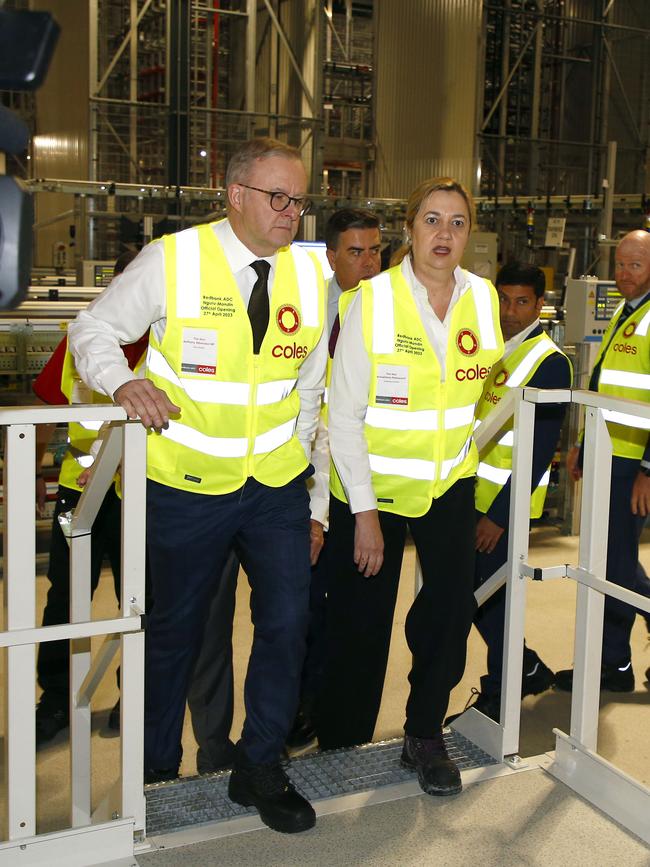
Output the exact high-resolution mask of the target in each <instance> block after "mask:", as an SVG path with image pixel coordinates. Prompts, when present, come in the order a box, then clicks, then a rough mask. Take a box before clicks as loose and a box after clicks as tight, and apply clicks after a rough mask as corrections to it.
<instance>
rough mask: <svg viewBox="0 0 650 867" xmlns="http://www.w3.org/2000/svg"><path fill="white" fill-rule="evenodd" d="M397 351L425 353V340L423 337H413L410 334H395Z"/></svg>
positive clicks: (407, 353)
mask: <svg viewBox="0 0 650 867" xmlns="http://www.w3.org/2000/svg"><path fill="white" fill-rule="evenodd" d="M395 352H404V353H406V355H423V354H424V341H423V340H422V338H421V337H412V336H411V335H410V334H400V333H399V332H398V333H397V334H396V335H395Z"/></svg>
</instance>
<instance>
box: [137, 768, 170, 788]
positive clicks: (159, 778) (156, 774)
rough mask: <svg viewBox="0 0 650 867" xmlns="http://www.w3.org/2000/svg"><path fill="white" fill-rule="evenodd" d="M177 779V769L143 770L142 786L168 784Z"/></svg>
mask: <svg viewBox="0 0 650 867" xmlns="http://www.w3.org/2000/svg"><path fill="white" fill-rule="evenodd" d="M177 779H178V768H145V769H144V784H145V786H149V785H151V784H153V783H168V782H170V780H177Z"/></svg>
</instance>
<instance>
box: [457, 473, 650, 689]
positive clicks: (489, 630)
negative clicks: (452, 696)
mask: <svg viewBox="0 0 650 867" xmlns="http://www.w3.org/2000/svg"><path fill="white" fill-rule="evenodd" d="M637 469H638V461H630V460H627V459H625V458H613V460H612V477H611V489H610V497H609V531H608V535H607V575H606V576H603V577H606V578H607V580H608V581H611V582H612V583H614V584H618V585H619V586H621V587H625V588H627V589H628V590H633V591H634V592H635V593H640V594H641V595H643V596H647V597H650V580H648V577H647V576H646V574H645V572H644V571H643V569H642V568H639V563H638V560H639V536H640V535H641V530H642V529H643V524H644V523H645V520H646V519H645V518H642V517H639V516H636V515H633V514H632V511H631V509H630V498H631V496H632V486H633V484H634V479H635V478H636V474H637ZM507 557H508V533H507V532H505V533H504V534H503V535H502V536H501V538H500V539H499V542H498V543H497V545H496V547H495V549H494V551H493V552H492V553H491V554H477V577H476V585H477V586H479V585H480V584H482V583H483V582H484V581H486V580H487V579H488V578H489V577H490V576H491V575H492V574H493V573H494V572H495V571H496V569H498V568H499V566H501V565H502V564H503V563H505V562H506V559H507ZM637 613H642V614H643V616H644V617H645V618H646V622H647V623H648V628H649V630H650V615H646V614H645V613H643V612H640V611H638V609H636V608H633V607H632V606H631V605H627V604H626V603H625V602H619V601H618V600H617V599H613V598H612V597H607V599H606V600H605V623H604V629H603V663H604V664H605V665H614V666H623V665H626V664H627V663H628V662H629V661H630V656H631V650H630V633H631V631H632V626H633V624H634V618H635V617H636V615H637ZM504 618H505V588H503V589H502V590H499V591H497V593H495V594H494V596H492V597H491V598H490V599H489V600H488V601H487V602H486V603H485V605H482V606H481V607H480V608H479V609H478V611H477V614H476V617H475V621H474V622H475V624H476V626H477V628H478V630H479V632H480V633H481V635H482V636H483V638H484V640H485V642H486V644H487V646H488V674H487V677H486V678H482V679H481V689H482V690H484V691H486V692H488V691H499V690H500V689H501V670H502V661H503V629H504ZM538 658H539V657H538V656H537V654H536V653H535V652H534V651H533V650H530V649H529V648H525V649H524V663H525V667H526V668H527V669H530V668H532V666H533V665H534V663H535V662H536V661H537V659H538Z"/></svg>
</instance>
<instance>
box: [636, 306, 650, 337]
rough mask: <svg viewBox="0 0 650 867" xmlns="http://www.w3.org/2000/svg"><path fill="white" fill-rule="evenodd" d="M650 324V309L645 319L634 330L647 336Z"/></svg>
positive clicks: (642, 335) (640, 334)
mask: <svg viewBox="0 0 650 867" xmlns="http://www.w3.org/2000/svg"><path fill="white" fill-rule="evenodd" d="M649 325H650V310H648V312H647V313H646V314H645V316H644V317H643V319H642V320H641V321H640V322H639V324H638V325H637V327H636V328H635V330H634V333H635V334H637V335H638V336H639V337H645V336H646V335H647V333H648V326H649Z"/></svg>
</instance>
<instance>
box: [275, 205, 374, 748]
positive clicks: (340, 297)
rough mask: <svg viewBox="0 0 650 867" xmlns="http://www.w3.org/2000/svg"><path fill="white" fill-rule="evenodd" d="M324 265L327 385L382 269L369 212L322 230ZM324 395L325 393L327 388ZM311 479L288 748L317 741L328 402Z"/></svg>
mask: <svg viewBox="0 0 650 867" xmlns="http://www.w3.org/2000/svg"><path fill="white" fill-rule="evenodd" d="M325 243H326V246H327V261H328V262H329V264H330V267H331V269H332V271H333V272H334V274H333V275H332V277H331V278H330V281H329V284H328V295H327V331H328V335H329V358H328V364H327V381H326V385H327V386H328V387H329V380H330V376H331V369H332V356H333V355H334V350H335V348H336V341H337V339H338V335H339V331H340V325H341V321H342V319H343V317H344V315H345V311H346V310H347V307H348V304H349V303H350V301H351V300H352V298H353V297H354V294H355V293H354V291H353V290H355V289H356V288H357V286H358V285H359V283H360V282H361V281H362V280H370V279H371V278H372V277H375V276H376V275H377V274H379V272H380V270H381V230H380V223H379V219H378V218H377V217H376V216H375V215H374V214H372V213H370V212H369V211H362V210H360V209H358V208H341V210H339V211H334V213H333V214H332V216H331V217H330V218H329V220H328V221H327V225H326V226H325ZM326 393H327V390H326ZM312 463H313V465H314V470H315V472H314V476H313V478H312V479H310V484H311V485H312V490H311V492H310V493H311V513H312V526H314V525H315V526H316V527H318V524H317V523H316V522H318V523H320V526H321V531H320V532H321V538H322V539H323V549H322V551H321V553H320V557H319V559H318V562H317V563H315V564H314V566H313V568H312V580H311V601H310V623H309V633H308V636H307V656H306V658H305V663H304V666H303V671H302V686H301V691H300V705H299V708H298V714H297V716H296V720H295V722H294V725H293V728H292V729H291V732H290V733H289V736H288V737H287V746H288V747H293V748H299V747H303V746H306V745H307V744H308V743H310V742H311V741H312V740H314V738H315V737H316V729H315V720H314V717H315V710H316V699H317V695H318V691H319V689H320V682H321V678H322V673H323V668H324V665H325V605H326V596H327V580H328V579H327V576H328V569H330V568H335V565H334V564H330V563H329V559H328V550H327V544H326V534H325V533H324V530H325V528H326V527H327V525H328V518H329V473H330V451H329V438H328V434H327V412H326V401H325V402H324V406H323V412H322V414H321V419H320V422H319V426H318V430H317V432H316V439H315V442H314V447H313V449H312Z"/></svg>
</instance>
